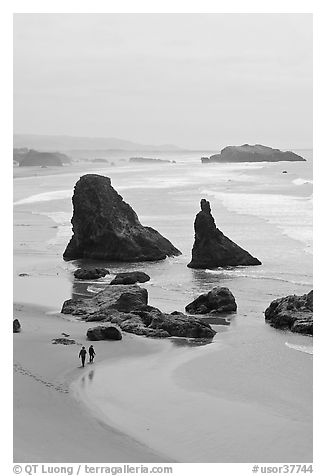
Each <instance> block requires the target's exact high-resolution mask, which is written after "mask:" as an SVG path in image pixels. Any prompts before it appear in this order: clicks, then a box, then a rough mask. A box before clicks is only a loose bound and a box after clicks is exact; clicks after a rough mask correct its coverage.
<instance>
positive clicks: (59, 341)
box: [52, 337, 76, 345]
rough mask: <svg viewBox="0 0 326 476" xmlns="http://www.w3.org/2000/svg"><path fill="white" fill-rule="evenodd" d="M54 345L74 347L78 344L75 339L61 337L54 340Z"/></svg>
mask: <svg viewBox="0 0 326 476" xmlns="http://www.w3.org/2000/svg"><path fill="white" fill-rule="evenodd" d="M52 344H63V345H72V344H76V341H75V340H74V339H66V338H64V337H59V338H58V339H52Z"/></svg>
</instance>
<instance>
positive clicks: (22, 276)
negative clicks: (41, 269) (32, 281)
mask: <svg viewBox="0 0 326 476" xmlns="http://www.w3.org/2000/svg"><path fill="white" fill-rule="evenodd" d="M18 276H20V277H21V278H25V277H26V276H29V274H27V273H19V275H18Z"/></svg>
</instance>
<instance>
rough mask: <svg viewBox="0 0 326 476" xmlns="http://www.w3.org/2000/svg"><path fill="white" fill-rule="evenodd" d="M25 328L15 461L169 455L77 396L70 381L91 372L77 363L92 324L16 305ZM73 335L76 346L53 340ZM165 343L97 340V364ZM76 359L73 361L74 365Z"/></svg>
mask: <svg viewBox="0 0 326 476" xmlns="http://www.w3.org/2000/svg"><path fill="white" fill-rule="evenodd" d="M14 314H15V316H17V318H18V319H19V320H20V322H21V324H22V328H23V330H22V332H21V333H19V334H15V335H14V407H15V412H14V461H15V462H30V461H33V462H44V461H47V462H67V463H68V462H76V461H79V462H154V461H156V462H164V461H172V459H171V458H169V457H167V456H164V454H162V453H160V452H157V451H154V450H151V449H150V448H149V447H147V446H146V445H144V444H141V443H139V442H138V441H137V440H135V439H134V438H132V437H131V436H129V435H128V434H127V433H124V432H121V431H119V430H117V429H116V428H113V427H110V426H109V425H107V424H106V423H104V422H103V421H102V420H100V419H97V418H95V417H94V415H93V414H91V413H90V412H88V411H86V409H85V407H84V405H82V404H81V403H80V402H78V400H76V399H75V398H72V395H71V391H70V384H71V382H72V381H73V380H74V379H76V378H78V377H79V376H81V375H87V372H89V369H90V367H91V365H90V364H87V365H86V367H87V368H85V369H83V368H82V367H81V365H80V363H79V362H78V353H79V350H80V348H81V346H80V345H81V344H83V345H87V344H88V342H87V341H86V336H85V333H86V329H87V328H88V326H89V325H88V324H87V323H83V322H73V321H70V320H68V319H64V318H62V317H60V316H58V315H53V314H47V309H46V308H41V307H35V306H30V305H28V304H21V305H19V304H16V305H15V307H14ZM62 332H64V333H66V334H70V338H72V339H75V340H76V342H78V344H77V345H68V346H64V345H59V344H52V339H53V338H57V337H62V336H61V333H62ZM162 345H164V343H163V342H162V343H157V342H154V341H151V340H148V339H143V338H140V337H137V336H134V335H128V334H126V335H124V339H123V340H122V341H121V342H97V343H96V346H95V348H96V351H97V353H98V356H97V357H96V363H94V364H93V366H92V367H94V368H95V367H96V365H97V363H98V362H100V361H102V360H104V359H108V360H109V361H110V362H117V361H118V360H119V359H122V358H124V357H127V356H128V358H132V357H134V358H137V357H139V356H146V355H149V354H151V353H154V352H157V351H158V350H159V348H160V346H162ZM73 362H74V364H72V363H73Z"/></svg>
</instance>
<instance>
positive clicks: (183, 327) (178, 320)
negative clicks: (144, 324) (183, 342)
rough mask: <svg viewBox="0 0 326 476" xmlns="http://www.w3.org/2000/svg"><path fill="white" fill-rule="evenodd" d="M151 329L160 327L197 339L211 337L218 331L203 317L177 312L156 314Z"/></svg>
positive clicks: (171, 333) (178, 335)
mask: <svg viewBox="0 0 326 476" xmlns="http://www.w3.org/2000/svg"><path fill="white" fill-rule="evenodd" d="M148 327H149V328H151V329H160V330H163V331H165V332H167V333H168V334H169V335H170V336H175V337H192V338H196V339H211V338H213V337H214V335H215V334H216V332H215V331H214V330H213V329H212V328H211V326H210V325H209V324H207V323H206V322H204V321H202V320H201V319H198V318H195V317H192V316H186V315H185V314H182V312H179V313H177V314H175V313H174V314H163V313H162V314H161V315H159V314H154V315H153V319H152V321H151V323H150V324H149V326H148Z"/></svg>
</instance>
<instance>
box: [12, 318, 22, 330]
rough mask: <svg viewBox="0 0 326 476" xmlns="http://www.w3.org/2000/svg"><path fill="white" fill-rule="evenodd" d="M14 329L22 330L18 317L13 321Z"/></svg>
mask: <svg viewBox="0 0 326 476" xmlns="http://www.w3.org/2000/svg"><path fill="white" fill-rule="evenodd" d="M13 331H14V332H20V331H21V325H20V322H19V320H18V319H14V321H13Z"/></svg>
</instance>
